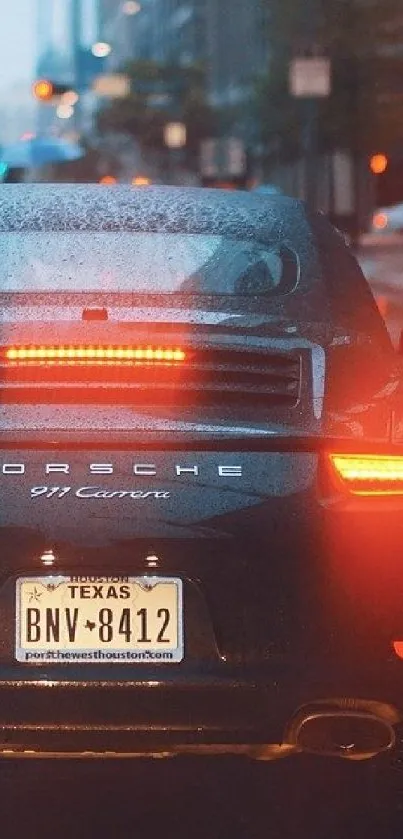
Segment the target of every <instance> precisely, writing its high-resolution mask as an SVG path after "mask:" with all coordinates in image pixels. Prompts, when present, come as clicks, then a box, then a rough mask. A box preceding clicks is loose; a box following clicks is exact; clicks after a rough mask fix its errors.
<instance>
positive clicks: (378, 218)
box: [372, 213, 389, 230]
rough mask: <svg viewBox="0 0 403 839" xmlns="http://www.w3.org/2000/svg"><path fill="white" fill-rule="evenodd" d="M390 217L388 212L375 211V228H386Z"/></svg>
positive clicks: (373, 222) (373, 221) (373, 220)
mask: <svg viewBox="0 0 403 839" xmlns="http://www.w3.org/2000/svg"><path fill="white" fill-rule="evenodd" d="M388 223H389V219H388V216H387V214H386V213H375V215H374V217H373V219H372V224H373V227H374V228H375V230H385V229H386V228H387V226H388Z"/></svg>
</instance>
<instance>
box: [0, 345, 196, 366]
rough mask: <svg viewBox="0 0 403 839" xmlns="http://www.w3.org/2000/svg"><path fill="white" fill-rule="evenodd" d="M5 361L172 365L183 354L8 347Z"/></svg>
mask: <svg viewBox="0 0 403 839" xmlns="http://www.w3.org/2000/svg"><path fill="white" fill-rule="evenodd" d="M5 358H6V360H7V361H8V362H11V364H17V365H21V364H24V365H26V364H36V365H37V364H44V365H49V364H59V365H71V364H73V365H77V364H78V365H85V364H87V365H88V364H89V365H91V364H97V365H110V364H115V365H116V364H144V363H164V362H165V363H170V364H172V363H174V362H182V361H185V360H186V353H185V352H184V351H183V350H181V349H179V348H177V347H173V348H170V347H168V348H166V347H110V346H109V347H108V346H79V347H78V346H60V347H56V346H54V347H45V346H24V347H9V348H8V349H7V350H6V352H5Z"/></svg>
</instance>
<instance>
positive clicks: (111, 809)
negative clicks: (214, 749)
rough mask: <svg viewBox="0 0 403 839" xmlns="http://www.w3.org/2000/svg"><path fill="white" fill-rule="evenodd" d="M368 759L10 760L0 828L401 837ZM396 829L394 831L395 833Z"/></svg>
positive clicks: (18, 831)
mask: <svg viewBox="0 0 403 839" xmlns="http://www.w3.org/2000/svg"><path fill="white" fill-rule="evenodd" d="M368 767H369V764H368V763H366V764H365V766H364V764H362V763H348V764H347V763H342V762H341V761H338V760H336V761H328V760H327V759H323V760H320V759H314V758H309V757H299V756H297V758H295V759H293V760H283V761H279V762H276V763H264V764H263V763H259V764H257V763H254V762H250V761H248V760H245V759H233V758H218V759H217V758H213V759H206V758H200V759H195V758H189V759H183V758H180V759H179V758H172V759H168V760H143V759H137V760H135V761H128V760H122V761H114V760H106V761H103V762H102V761H95V760H78V761H70V760H60V761H57V762H53V761H49V760H26V761H21V762H11V761H7V762H3V763H2V764H0V770H1V806H0V835H1V838H2V839H14V837H18V839H19V837H23V836H24V837H25V836H26V837H30V839H36V837H38V839H39V837H40V839H45V837H46V839H47V837H50V836H52V837H58V839H59V837H60V838H61V837H63V839H64V837H74V839H81V837H83V839H84V837H85V839H90V837H97V839H99V838H100V837H111V839H121V838H122V839H123V837H124V839H131V838H132V837H133V839H134V837H140V836H141V837H161V838H162V837H164V839H165V837H175V839H185V837H186V839H240V838H241V837H242V839H263V837H265V839H296V838H297V837H298V839H353V837H354V839H357V837H358V836H360V837H364V836H365V837H366V839H389V837H390V839H392V836H393V839H395V837H396V836H397V835H399V833H401V832H402V830H401V828H402V827H403V817H402V818H401V817H400V813H399V812H398V810H397V808H396V807H394V811H393V812H392V811H391V810H390V807H389V804H388V793H387V791H385V788H384V786H383V784H384V781H382V780H381V781H380V780H379V779H376V778H375V776H374V774H373V773H372V772H371V771H368ZM396 831H397V833H396Z"/></svg>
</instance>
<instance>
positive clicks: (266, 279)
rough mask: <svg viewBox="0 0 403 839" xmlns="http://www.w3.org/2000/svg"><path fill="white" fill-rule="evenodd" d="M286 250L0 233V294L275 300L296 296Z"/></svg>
mask: <svg viewBox="0 0 403 839" xmlns="http://www.w3.org/2000/svg"><path fill="white" fill-rule="evenodd" d="M298 281H299V260H298V257H297V254H296V253H295V252H294V251H293V250H292V249H291V248H290V247H288V246H283V245H274V244H273V246H272V247H271V246H267V245H263V244H261V243H259V242H255V241H251V240H245V241H243V240H241V239H231V238H228V237H223V236H217V235H201V234H186V235H181V234H176V233H175V234H166V233H164V234H161V233H132V232H130V233H111V232H105V233H102V232H101V233H88V232H78V233H76V232H74V233H72V232H57V233H49V234H48V233H39V232H32V233H31V232H28V233H27V232H23V233H0V291H3V292H24V291H26V292H28V293H32V292H48V291H55V292H70V293H71V292H77V291H89V292H97V291H103V292H125V293H127V292H131V293H138V294H184V295H187V294H189V295H198V294H208V295H209V296H211V295H234V296H265V295H270V296H276V295H281V294H285V293H290V292H291V291H293V290H294V289H295V288H296V287H297V285H298Z"/></svg>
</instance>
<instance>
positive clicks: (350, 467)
mask: <svg viewBox="0 0 403 839" xmlns="http://www.w3.org/2000/svg"><path fill="white" fill-rule="evenodd" d="M329 458H330V462H331V464H332V466H333V469H334V470H335V472H336V473H337V476H338V478H339V479H341V480H342V482H343V484H344V485H345V487H346V489H347V490H348V491H349V492H351V493H352V494H353V495H403V455H366V454H353V455H351V454H331V455H329Z"/></svg>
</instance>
